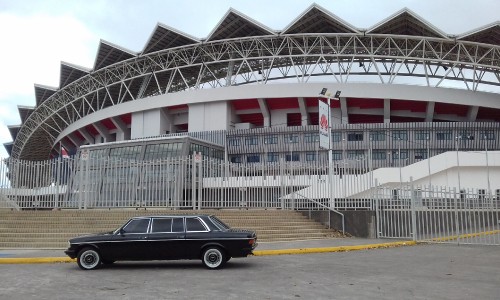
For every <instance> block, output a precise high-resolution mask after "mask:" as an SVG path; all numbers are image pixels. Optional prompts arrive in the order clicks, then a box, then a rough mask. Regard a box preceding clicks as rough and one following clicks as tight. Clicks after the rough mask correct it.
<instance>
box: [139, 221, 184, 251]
mask: <svg viewBox="0 0 500 300" xmlns="http://www.w3.org/2000/svg"><path fill="white" fill-rule="evenodd" d="M184 238H185V234H184V218H182V217H154V218H152V223H151V230H150V233H149V237H148V240H149V244H150V246H151V247H150V251H151V255H152V256H153V259H158V260H163V259H176V258H182V253H183V251H180V247H181V244H182V242H183V241H184Z"/></svg>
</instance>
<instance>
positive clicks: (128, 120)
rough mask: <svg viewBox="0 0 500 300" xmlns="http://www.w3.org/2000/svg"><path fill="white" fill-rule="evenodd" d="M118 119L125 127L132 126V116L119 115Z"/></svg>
mask: <svg viewBox="0 0 500 300" xmlns="http://www.w3.org/2000/svg"><path fill="white" fill-rule="evenodd" d="M120 119H121V120H122V121H123V123H125V124H127V125H130V124H132V114H125V115H121V116H120Z"/></svg>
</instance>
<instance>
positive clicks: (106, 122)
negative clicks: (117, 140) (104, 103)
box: [101, 119, 116, 130]
mask: <svg viewBox="0 0 500 300" xmlns="http://www.w3.org/2000/svg"><path fill="white" fill-rule="evenodd" d="M101 123H102V125H104V126H105V127H106V128H107V129H108V130H112V129H116V126H115V124H114V123H113V122H112V121H111V120H110V119H104V120H101Z"/></svg>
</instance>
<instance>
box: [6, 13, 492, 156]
mask: <svg viewBox="0 0 500 300" xmlns="http://www.w3.org/2000/svg"><path fill="white" fill-rule="evenodd" d="M378 38H380V39H379V40H375V39H378ZM370 39H371V40H370ZM236 41H241V42H240V43H238V42H236ZM370 42H374V43H372V44H371V45H368V44H363V43H370ZM301 43H303V44H301ZM457 43H460V45H458V46H457V45H456V44H457ZM207 45H208V46H207ZM367 45H368V46H367ZM421 45H424V46H425V47H424V46H421ZM322 47H323V48H322ZM326 47H329V48H328V49H327V48H326ZM356 47H358V48H356ZM376 47H378V48H383V47H387V49H385V50H388V51H385V50H384V49H381V51H375V50H374V51H372V49H374V48H376ZM405 47H406V48H405ZM423 47H424V48H425V51H421V49H423ZM255 49H258V50H255ZM352 49H354V50H352ZM360 49H361V50H360ZM252 51H260V52H255V53H253V52H252ZM326 51H328V52H326ZM263 53H264V54H265V55H267V56H266V57H264V56H262V54H263ZM416 53H419V55H420V53H421V56H420V57H418V56H416ZM325 55H329V56H328V57H326V56H325ZM339 55H342V57H341V56H339ZM412 55H414V56H412ZM234 56H236V57H234ZM278 56H281V57H280V58H279V59H275V58H277V57H278ZM321 56H323V57H321ZM410 56H412V57H410ZM254 57H257V58H258V59H259V60H260V61H257V60H255V61H252V62H250V60H251V59H254ZM318 57H319V59H318ZM499 57H500V22H498V21H497V22H494V23H491V24H488V25H485V26H482V27H479V28H476V29H472V30H470V31H468V32H465V33H462V34H458V35H451V34H447V33H444V32H443V31H441V30H440V29H438V28H437V27H435V26H434V25H432V24H431V23H430V22H428V21H426V20H425V19H424V18H422V17H421V16H419V15H417V14H416V13H414V12H413V11H411V10H410V9H408V8H403V9H401V10H399V11H397V12H396V13H394V14H392V15H390V16H388V17H387V18H385V19H382V20H381V21H380V22H378V23H377V24H375V25H373V26H371V27H370V28H367V29H363V28H357V27H356V26H354V25H352V24H350V23H348V22H347V21H345V20H343V19H342V18H340V17H338V16H336V15H335V14H333V13H332V12H330V11H328V10H326V9H324V8H323V7H321V6H319V5H317V4H312V5H310V6H309V7H308V8H307V9H306V10H304V11H303V12H302V13H301V14H299V15H298V16H297V17H296V18H295V19H294V20H292V22H290V23H289V24H288V25H287V26H286V27H285V28H283V29H282V30H274V29H271V28H269V27H267V26H266V25H264V24H262V23H260V22H258V21H256V20H254V19H252V18H250V17H248V16H246V15H245V14H243V13H241V12H239V11H237V10H235V9H232V8H231V9H229V10H228V11H227V12H226V13H225V14H224V16H223V17H222V18H221V20H220V21H219V22H218V23H217V25H216V26H215V27H214V28H213V30H212V31H211V32H210V33H209V34H208V36H207V37H206V38H196V37H193V36H191V35H189V34H187V33H183V32H181V31H179V30H176V29H174V28H171V27H169V26H167V25H164V24H161V23H158V24H157V25H156V26H155V28H154V30H153V32H152V33H151V35H150V37H149V39H148V40H147V42H146V44H145V45H144V47H143V49H142V50H140V51H137V52H135V51H131V50H128V49H125V48H123V47H120V46H118V45H115V44H113V43H111V42H108V41H104V40H101V41H100V43H99V47H98V51H97V54H96V57H95V61H94V65H93V66H92V68H91V69H90V68H85V67H81V66H78V65H75V64H71V63H67V62H61V66H60V82H59V87H48V86H44V85H40V84H35V97H36V107H19V114H20V116H21V122H22V124H21V127H20V128H17V127H15V126H14V127H12V129H10V131H11V134H12V133H14V135H15V136H16V138H15V139H14V143H13V144H12V145H11V144H10V143H7V144H6V146H5V147H6V149H8V153H9V154H11V155H12V154H13V156H14V157H15V158H23V159H46V158H47V154H48V151H47V149H41V148H40V147H39V145H38V147H39V148H40V149H37V147H36V146H33V145H34V144H36V143H33V141H34V139H35V140H36V141H37V142H39V143H47V141H49V142H53V141H55V139H56V137H57V135H58V134H59V133H60V132H61V130H62V129H63V128H65V127H67V124H68V122H72V121H74V120H69V119H70V118H73V117H74V116H80V115H82V116H83V115H84V114H87V113H89V112H95V111H97V110H99V109H103V108H106V107H109V106H112V105H115V104H116V103H118V102H125V101H133V100H136V99H138V98H140V97H143V96H151V95H156V94H161V93H167V92H176V91H181V90H187V89H197V88H199V86H201V85H202V84H204V83H208V84H207V85H211V88H213V87H219V86H228V85H231V84H233V83H234V82H235V81H234V80H233V79H231V76H233V77H234V76H243V75H241V74H243V73H244V72H246V73H247V74H248V76H246V80H247V81H246V82H244V83H241V82H240V83H237V84H245V83H264V84H265V83H267V80H268V78H269V76H270V75H271V71H273V70H274V71H277V72H276V73H281V74H282V75H283V77H288V78H291V76H290V74H289V73H290V72H292V71H293V70H298V73H301V74H302V76H304V78H305V77H307V78H309V77H313V76H316V75H321V74H306V73H307V72H308V70H315V71H316V72H319V71H318V70H319V69H322V70H324V71H323V72H324V73H327V71H328V72H330V71H329V70H331V68H332V66H333V65H334V64H333V63H332V62H334V60H335V59H338V61H336V64H337V65H341V64H344V63H346V62H347V63H350V64H351V65H345V66H340V67H339V68H340V70H335V71H331V72H330V73H334V74H333V75H335V72H338V73H339V74H340V73H341V72H345V70H349V72H350V73H349V74H347V76H345V78H348V77H349V75H364V74H368V75H371V76H378V77H380V78H382V75H384V76H385V75H387V76H391V79H390V82H392V81H393V79H394V76H396V75H398V72H399V73H402V72H404V71H405V70H406V72H407V74H405V75H407V76H414V75H415V74H413V73H412V72H413V71H414V70H418V66H417V64H424V63H425V64H426V68H431V67H433V68H434V69H432V70H431V71H432V72H427V71H426V72H425V74H424V73H421V74H417V75H416V76H417V77H418V76H420V77H426V78H428V77H433V78H434V79H437V80H438V81H439V80H440V79H441V81H442V80H445V79H448V78H449V77H453V78H452V79H453V80H455V82H461V83H465V85H466V89H471V90H477V86H478V84H480V83H483V81H485V80H484V79H483V74H484V73H482V72H490V73H492V74H493V77H495V76H496V78H497V79H494V80H490V79H488V80H490V81H488V82H486V84H489V85H493V86H500V83H499V81H500V75H499V73H500V72H499V71H498V70H499V69H500V58H499ZM321 59H323V60H321ZM136 61H137V62H136ZM139 61H140V62H141V63H142V64H141V65H140V64H139ZM228 61H231V63H233V64H239V65H238V66H237V68H235V72H234V73H230V72H229V71H228V69H229V68H228ZM355 62H356V63H359V67H360V68H361V67H362V68H363V70H358V71H357V73H356V74H354V73H353V71H350V70H351V68H350V67H352V66H353V64H354V63H355ZM134 63H136V65H133V64H134ZM306 63H308V64H316V68H310V69H309V68H308V67H307V66H306V65H305V64H306ZM266 64H267V65H266ZM300 64H303V65H300ZM377 64H379V66H378V65H377ZM390 64H392V65H390ZM410 64H413V65H410ZM120 66H122V67H123V68H120ZM421 66H422V65H420V67H421ZM395 67H397V68H398V69H397V70H398V72H394V70H395V69H394V68H395ZM126 68H129V69H126ZM265 68H267V70H266V71H263V70H264V69H265ZM426 68H421V69H426ZM272 69H273V70H272ZM375 69H376V70H375ZM465 69H467V70H468V71H470V72H478V73H474V74H472V73H471V74H472V75H470V76H471V77H470V78H464V77H465V76H469V73H468V72H464V70H465ZM384 70H389V71H386V72H385V73H384ZM391 70H392V71H391ZM102 71H105V72H108V71H109V72H108V73H109V74H112V76H108V74H107V73H106V74H105V75H103V74H104V72H102ZM257 71H258V72H261V73H262V74H261V73H259V74H260V75H259V76H260V77H261V78H262V77H266V79H265V80H263V81H262V82H261V81H259V79H258V78H257V76H256V72H257ZM262 71H263V72H262ZM113 72H115V73H113ZM382 73H384V74H382ZM299 75H300V74H299ZM330 75H331V74H330ZM295 76H298V75H295ZM209 77H210V79H207V78H209ZM116 78H119V79H116ZM471 78H474V79H471ZM475 78H479V79H480V80H477V79H475ZM115 79H116V80H115ZM113 80H114V81H113ZM226 80H227V81H226ZM231 80H233V81H231ZM495 80H496V81H495ZM441 81H439V83H438V84H437V86H438V85H439V84H440V83H441ZM125 82H126V83H125ZM383 83H387V82H383ZM90 88H95V89H96V90H97V89H101V90H103V91H104V92H101V93H100V94H92V93H93V91H91V90H90ZM84 92H86V93H87V94H86V95H90V94H92V97H94V98H92V97H90V96H89V97H87V96H84V98H85V97H87V98H85V101H82V102H81V103H80V106H79V107H77V106H74V105H73V103H71V105H68V106H66V107H65V108H64V110H65V111H62V110H59V108H58V105H59V104H64V101H66V100H68V99H70V100H68V101H76V100H77V98H78V97H79V98H82V96H81V95H83V93H84ZM63 94H64V96H61V95H63ZM77 94H78V95H79V96H75V95H77ZM73 96H74V97H73ZM58 97H59V98H60V99H56V98H58ZM72 97H73V98H72ZM99 97H104V98H103V99H97V98H99ZM63 98H64V99H65V100H64V101H63V100H61V99H63ZM71 99H72V100H71ZM61 101H63V102H61ZM94 102H95V103H99V104H98V106H96V107H94V106H93V105H94V104H93V103H94ZM48 103H50V107H49V104H48ZM59 107H60V106H59ZM47 122H49V123H47ZM50 122H51V123H50ZM27 123H30V125H29V126H27V125H26V124H27ZM42 127H43V128H42ZM35 136H36V138H35ZM52 146H53V145H51V146H50V147H52ZM28 148H29V149H28ZM11 151H13V152H11Z"/></svg>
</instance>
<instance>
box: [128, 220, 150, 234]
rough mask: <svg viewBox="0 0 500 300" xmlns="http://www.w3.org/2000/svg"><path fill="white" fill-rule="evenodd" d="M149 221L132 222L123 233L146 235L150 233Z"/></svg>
mask: <svg viewBox="0 0 500 300" xmlns="http://www.w3.org/2000/svg"><path fill="white" fill-rule="evenodd" d="M148 226H149V219H135V220H132V221H130V222H129V223H128V224H127V225H126V226H125V228H123V231H124V232H125V233H146V232H147V231H148Z"/></svg>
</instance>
